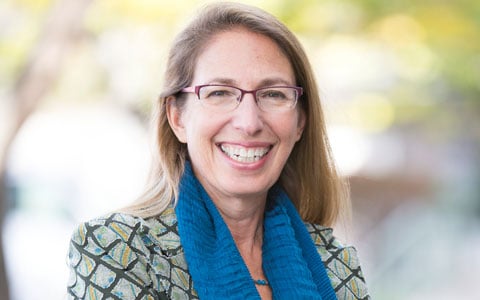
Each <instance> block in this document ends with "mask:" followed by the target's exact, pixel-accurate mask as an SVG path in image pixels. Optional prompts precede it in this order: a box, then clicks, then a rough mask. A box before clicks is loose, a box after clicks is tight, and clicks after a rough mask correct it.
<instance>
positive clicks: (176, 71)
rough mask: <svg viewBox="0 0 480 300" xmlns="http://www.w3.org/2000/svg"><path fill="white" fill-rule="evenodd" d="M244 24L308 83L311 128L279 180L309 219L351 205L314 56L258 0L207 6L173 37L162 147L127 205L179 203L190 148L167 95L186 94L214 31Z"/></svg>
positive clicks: (161, 117) (150, 210)
mask: <svg viewBox="0 0 480 300" xmlns="http://www.w3.org/2000/svg"><path fill="white" fill-rule="evenodd" d="M238 27H241V28H245V29H247V30H249V31H252V32H254V33H259V34H263V35H265V36H268V37H269V38H271V39H272V40H273V41H274V42H275V43H276V44H277V45H278V46H279V48H280V49H281V50H282V51H283V53H284V54H285V56H286V57H287V58H288V59H289V61H290V62H291V64H292V67H293V70H294V74H295V78H296V80H297V85H299V86H301V87H303V89H304V95H303V96H302V98H301V99H300V101H299V105H301V109H303V110H304V112H305V115H306V125H305V129H304V131H303V136H302V138H301V139H300V140H299V141H298V142H297V144H296V145H295V146H294V149H293V151H292V153H291V155H290V157H289V159H288V161H287V163H286V165H285V167H284V169H283V171H282V174H281V175H280V179H279V181H280V184H281V185H282V186H283V188H284V189H285V191H286V192H287V194H288V195H289V196H290V198H291V199H292V201H293V203H294V204H295V206H296V207H297V209H298V211H299V213H300V215H301V216H302V218H303V219H304V220H305V221H307V222H312V223H317V224H322V225H325V226H332V225H333V224H334V222H335V221H336V219H337V217H338V215H339V213H340V211H341V210H346V209H348V193H347V188H346V185H345V184H344V183H343V181H342V180H341V179H340V177H339V176H338V174H337V171H336V168H335V165H334V162H333V159H332V154H331V151H330V146H329V143H328V138H327V133H326V128H325V120H324V116H323V112H322V108H321V104H320V96H319V92H318V89H317V84H316V81H315V78H314V75H313V71H312V68H311V66H310V63H309V61H308V58H307V56H306V54H305V52H304V50H303V48H302V46H301V44H300V42H299V41H298V40H297V38H296V37H295V36H294V35H293V33H292V32H291V31H290V30H289V29H288V28H287V27H286V26H285V25H283V24H282V23H281V22H280V21H278V20H277V19H276V18H275V17H273V16H272V15H270V14H269V13H267V12H265V11H263V10H261V9H258V8H255V7H252V6H248V5H244V4H238V3H225V2H223V3H216V4H211V5H209V6H207V7H205V8H204V9H203V10H202V11H201V12H200V13H199V14H198V15H197V16H196V18H195V19H194V20H193V21H192V22H191V23H190V24H189V25H188V26H187V27H186V28H185V29H184V30H183V31H182V32H180V34H178V36H177V38H176V39H175V40H174V42H173V45H172V47H171V50H170V53H169V57H168V61H167V66H166V73H165V85H164V87H163V92H162V93H161V95H160V97H159V100H158V102H157V103H156V106H155V111H154V117H153V121H154V124H153V125H154V127H155V130H156V142H157V145H156V146H157V149H156V153H154V155H155V160H154V162H153V166H152V171H151V180H150V183H149V185H148V188H147V189H146V191H145V193H144V194H143V195H142V197H140V199H138V200H137V201H136V202H135V203H133V204H132V205H131V206H129V207H127V208H125V209H124V210H123V211H124V212H128V213H131V214H135V215H138V216H141V217H150V216H155V215H158V214H160V213H161V212H162V211H163V210H165V209H166V207H167V206H169V205H170V204H171V203H172V201H173V203H175V201H176V199H177V195H178V185H179V182H180V179H181V176H182V174H183V170H184V165H185V160H186V156H187V149H186V145H185V144H182V143H180V142H179V141H178V140H177V138H176V136H175V134H174V133H173V131H172V129H171V128H170V125H169V123H168V120H167V114H166V105H167V101H166V99H167V98H168V97H172V96H173V97H176V98H178V97H181V96H180V93H179V92H180V91H181V89H182V88H184V87H186V86H189V85H190V83H191V81H192V78H193V73H194V68H195V66H196V60H197V57H198V56H199V55H200V53H202V51H203V49H204V48H205V47H207V46H208V42H209V40H210V39H211V38H212V36H214V35H215V34H217V33H219V32H222V31H227V30H231V29H233V28H238Z"/></svg>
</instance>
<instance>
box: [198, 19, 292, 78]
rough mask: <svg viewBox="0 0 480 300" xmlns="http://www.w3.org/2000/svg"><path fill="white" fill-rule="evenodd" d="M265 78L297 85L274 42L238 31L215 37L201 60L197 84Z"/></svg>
mask: <svg viewBox="0 0 480 300" xmlns="http://www.w3.org/2000/svg"><path fill="white" fill-rule="evenodd" d="M265 76H267V77H272V76H273V77H280V78H283V79H284V80H285V81H288V82H290V83H292V84H294V83H295V78H294V74H293V69H292V67H291V63H290V61H289V60H288V58H287V56H286V55H285V54H284V52H283V51H282V49H281V48H280V47H279V46H278V45H277V44H276V43H275V42H274V41H273V40H272V39H271V38H269V37H267V36H265V35H261V34H258V33H254V32H251V31H249V30H247V29H243V28H234V29H231V30H228V31H222V32H219V33H217V34H215V35H214V36H212V37H211V39H210V40H209V41H208V42H207V44H206V46H205V47H204V48H203V51H201V52H200V55H199V57H198V59H197V62H196V66H195V72H194V81H196V80H208V79H209V78H210V77H222V78H224V77H227V78H230V77H231V78H232V79H233V80H239V81H242V80H245V79H247V78H250V80H257V81H258V80H263V77H265ZM197 83H198V82H197ZM203 83H205V82H203Z"/></svg>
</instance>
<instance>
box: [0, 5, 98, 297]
mask: <svg viewBox="0 0 480 300" xmlns="http://www.w3.org/2000/svg"><path fill="white" fill-rule="evenodd" d="M91 2H92V0H59V1H57V2H56V3H55V4H54V5H53V6H52V8H51V11H50V13H49V16H48V17H47V19H46V20H47V21H46V23H45V24H44V27H43V30H42V33H41V35H40V37H39V39H38V42H37V44H36V46H35V47H34V48H33V50H32V51H31V53H30V55H29V58H28V60H27V62H26V64H25V66H24V67H23V69H22V70H21V72H20V76H19V77H18V79H17V81H16V82H15V86H14V88H13V92H12V97H11V99H9V101H8V102H7V104H6V106H5V107H6V110H7V114H6V116H7V119H6V120H2V125H3V126H4V128H3V129H2V131H3V132H2V135H1V140H0V206H1V207H0V226H2V225H3V219H4V215H5V210H6V209H5V208H6V203H5V202H6V191H5V168H6V161H7V156H8V152H9V149H10V146H11V144H12V142H13V141H14V139H15V137H16V135H17V133H18V132H19V130H20V128H21V127H22V125H23V124H24V123H25V121H26V120H27V119H28V117H29V116H30V115H31V114H32V113H33V112H34V111H35V109H36V108H37V107H38V106H39V103H40V102H41V101H42V99H43V98H44V97H45V96H46V95H47V94H48V92H49V91H50V90H51V89H52V87H53V86H54V84H55V82H56V80H57V79H58V77H59V76H60V74H61V70H62V65H63V61H64V58H65V56H66V54H68V52H69V51H70V49H71V47H72V45H73V44H74V42H75V41H76V40H77V39H78V37H79V36H80V34H81V30H82V25H83V24H82V23H83V19H84V15H85V12H86V10H87V8H88V6H89V5H90V3H91ZM0 229H1V227H0ZM1 232H2V231H1V230H0V243H1V241H2V240H1ZM0 295H1V297H0V298H1V299H9V298H10V297H9V289H8V284H7V276H6V270H5V265H4V259H3V245H2V247H0Z"/></svg>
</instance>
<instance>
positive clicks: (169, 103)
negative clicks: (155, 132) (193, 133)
mask: <svg viewBox="0 0 480 300" xmlns="http://www.w3.org/2000/svg"><path fill="white" fill-rule="evenodd" d="M165 101H166V103H165V106H166V107H165V109H166V112H167V119H168V124H170V127H171V128H172V130H173V132H174V133H175V136H176V137H177V139H178V140H179V141H180V142H181V143H186V142H187V138H186V137H187V135H186V131H185V125H184V124H183V119H182V117H183V111H182V110H181V109H180V108H179V107H178V105H177V103H176V101H177V100H176V98H175V97H174V96H169V97H168V98H167V99H166V100H165Z"/></svg>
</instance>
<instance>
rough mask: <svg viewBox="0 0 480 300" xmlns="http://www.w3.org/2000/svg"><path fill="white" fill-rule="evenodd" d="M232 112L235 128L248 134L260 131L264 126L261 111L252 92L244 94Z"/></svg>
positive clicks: (251, 134) (252, 134)
mask: <svg viewBox="0 0 480 300" xmlns="http://www.w3.org/2000/svg"><path fill="white" fill-rule="evenodd" d="M233 114H234V115H233V119H232V123H233V126H234V128H235V129H237V130H241V131H242V132H243V133H244V134H246V135H249V136H254V135H255V134H257V133H258V132H260V131H262V129H263V126H264V122H263V116H262V111H261V110H260V108H259V107H258V105H257V101H256V100H255V96H254V95H253V94H251V93H246V94H244V95H243V99H241V101H240V103H239V104H238V107H237V108H236V109H235V110H234V111H233Z"/></svg>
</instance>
